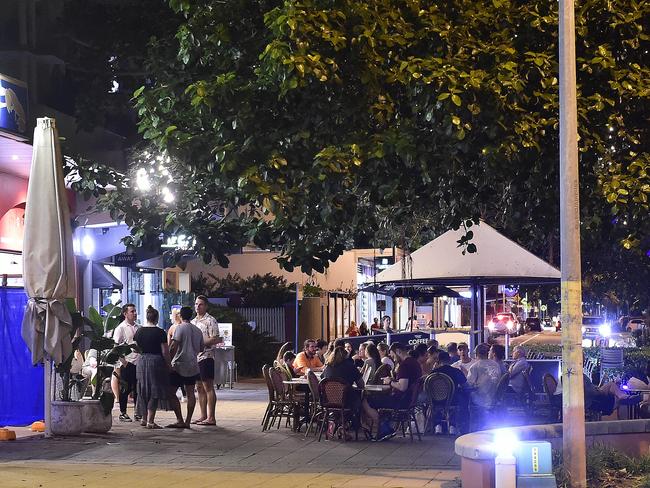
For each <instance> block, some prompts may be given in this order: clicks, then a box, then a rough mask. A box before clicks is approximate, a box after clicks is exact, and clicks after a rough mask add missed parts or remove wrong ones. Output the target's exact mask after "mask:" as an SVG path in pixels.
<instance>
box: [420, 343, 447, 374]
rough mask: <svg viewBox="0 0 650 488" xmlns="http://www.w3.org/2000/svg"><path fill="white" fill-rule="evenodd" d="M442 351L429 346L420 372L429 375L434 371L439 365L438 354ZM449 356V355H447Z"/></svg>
mask: <svg viewBox="0 0 650 488" xmlns="http://www.w3.org/2000/svg"><path fill="white" fill-rule="evenodd" d="M441 352H443V351H440V350H439V349H438V348H437V347H434V346H429V347H428V348H427V356H426V357H427V358H426V361H425V363H424V366H423V367H422V372H423V373H424V374H429V373H431V372H432V371H433V370H434V369H436V368H437V367H438V366H439V365H440V359H439V358H440V353H441ZM445 354H446V353H445ZM447 356H449V354H447Z"/></svg>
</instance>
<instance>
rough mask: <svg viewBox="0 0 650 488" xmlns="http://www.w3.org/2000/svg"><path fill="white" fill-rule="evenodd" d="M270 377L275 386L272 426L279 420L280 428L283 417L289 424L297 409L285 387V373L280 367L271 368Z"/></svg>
mask: <svg viewBox="0 0 650 488" xmlns="http://www.w3.org/2000/svg"><path fill="white" fill-rule="evenodd" d="M269 377H270V382H271V386H272V388H273V408H272V410H271V412H270V414H269V420H270V424H269V425H270V426H271V427H272V426H273V424H274V423H275V421H276V420H277V422H278V427H277V428H278V429H279V428H280V424H281V423H282V417H285V418H286V423H287V426H288V425H289V423H290V422H291V419H292V414H293V412H294V409H295V403H294V402H293V400H292V399H291V398H290V396H289V395H288V394H287V390H286V389H285V387H284V383H283V381H284V379H285V376H284V373H283V372H282V371H280V369H278V368H270V369H269Z"/></svg>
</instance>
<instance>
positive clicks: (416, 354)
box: [409, 344, 429, 374]
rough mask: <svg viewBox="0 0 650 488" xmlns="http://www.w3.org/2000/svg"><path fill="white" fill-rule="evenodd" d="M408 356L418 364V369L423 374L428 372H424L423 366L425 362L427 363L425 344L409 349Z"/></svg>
mask: <svg viewBox="0 0 650 488" xmlns="http://www.w3.org/2000/svg"><path fill="white" fill-rule="evenodd" d="M409 356H411V357H412V358H413V359H415V360H416V361H417V362H418V363H420V369H422V372H423V374H426V373H428V372H429V371H425V366H426V362H427V345H426V344H418V345H416V346H415V347H414V348H413V349H411V350H410V351H409Z"/></svg>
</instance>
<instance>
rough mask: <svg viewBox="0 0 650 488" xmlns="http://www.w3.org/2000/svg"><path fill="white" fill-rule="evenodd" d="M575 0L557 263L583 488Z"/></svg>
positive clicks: (566, 406)
mask: <svg viewBox="0 0 650 488" xmlns="http://www.w3.org/2000/svg"><path fill="white" fill-rule="evenodd" d="M573 1H574V0H560V6H559V8H560V11H559V19H560V37H559V42H560V53H559V54H560V260H561V267H562V412H563V419H564V421H563V424H562V434H563V446H562V447H563V459H564V467H565V469H566V472H567V473H569V474H570V486H571V487H572V488H586V487H587V466H586V452H585V451H586V449H585V444H586V442H585V406H584V385H583V380H582V282H581V269H580V198H579V197H580V195H579V189H580V186H579V179H578V128H577V125H578V120H577V119H578V117H577V101H576V52H575V10H574V4H573Z"/></svg>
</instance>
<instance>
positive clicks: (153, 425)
mask: <svg viewBox="0 0 650 488" xmlns="http://www.w3.org/2000/svg"><path fill="white" fill-rule="evenodd" d="M147 429H162V427H161V426H160V425H158V424H157V423H156V422H148V423H147Z"/></svg>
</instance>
